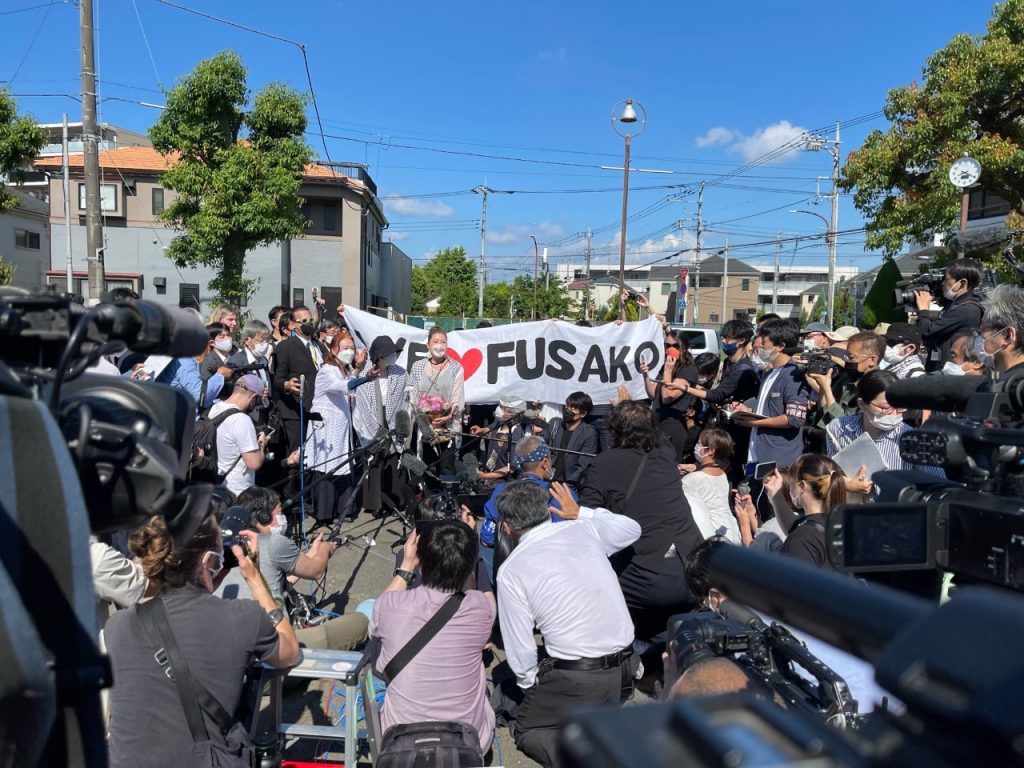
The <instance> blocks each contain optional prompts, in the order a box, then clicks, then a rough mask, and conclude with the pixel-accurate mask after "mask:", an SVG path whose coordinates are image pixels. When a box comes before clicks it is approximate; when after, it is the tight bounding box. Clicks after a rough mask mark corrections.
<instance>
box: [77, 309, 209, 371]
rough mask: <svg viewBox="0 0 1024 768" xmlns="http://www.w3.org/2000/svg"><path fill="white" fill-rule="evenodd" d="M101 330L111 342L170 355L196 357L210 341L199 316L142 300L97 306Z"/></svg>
mask: <svg viewBox="0 0 1024 768" xmlns="http://www.w3.org/2000/svg"><path fill="white" fill-rule="evenodd" d="M94 313H95V314H94V315H93V317H94V320H93V322H94V323H95V324H96V327H97V329H99V330H100V331H101V332H102V333H104V334H105V335H106V336H107V338H108V339H109V340H110V341H123V342H124V343H125V344H126V345H127V346H128V348H129V349H130V350H132V351H133V352H145V353H147V354H151V355H167V356H168V357H195V356H196V355H198V354H199V353H200V352H202V351H203V350H204V349H206V347H207V345H208V344H209V343H210V336H209V333H207V331H206V326H205V325H203V321H202V319H201V318H199V317H198V316H197V315H195V314H193V313H192V312H188V311H186V310H183V309H179V308H178V307H166V306H164V305H162V304H157V303H156V302H153V301H145V300H142V299H139V300H138V301H133V302H131V303H130V304H129V303H124V304H100V305H98V306H97V307H96V308H95V309H94Z"/></svg>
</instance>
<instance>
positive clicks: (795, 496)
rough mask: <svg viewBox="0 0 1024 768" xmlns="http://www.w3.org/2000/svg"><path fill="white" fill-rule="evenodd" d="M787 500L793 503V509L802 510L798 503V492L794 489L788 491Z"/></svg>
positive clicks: (799, 502)
mask: <svg viewBox="0 0 1024 768" xmlns="http://www.w3.org/2000/svg"><path fill="white" fill-rule="evenodd" d="M789 500H790V501H792V502H793V509H803V508H804V505H803V503H802V502H801V501H800V492H799V490H797V489H795V488H790V489H789Z"/></svg>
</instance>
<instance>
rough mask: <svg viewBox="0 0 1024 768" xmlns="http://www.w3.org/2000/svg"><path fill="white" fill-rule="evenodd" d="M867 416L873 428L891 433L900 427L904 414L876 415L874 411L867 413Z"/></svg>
mask: <svg viewBox="0 0 1024 768" xmlns="http://www.w3.org/2000/svg"><path fill="white" fill-rule="evenodd" d="M864 415H865V416H867V419H868V421H869V422H871V426H873V427H874V428H875V429H880V430H882V431H883V432H889V431H891V430H893V429H895V428H896V427H898V426H899V424H900V422H901V421H903V414H902V413H874V412H873V411H870V410H869V411H866V412H865V414H864Z"/></svg>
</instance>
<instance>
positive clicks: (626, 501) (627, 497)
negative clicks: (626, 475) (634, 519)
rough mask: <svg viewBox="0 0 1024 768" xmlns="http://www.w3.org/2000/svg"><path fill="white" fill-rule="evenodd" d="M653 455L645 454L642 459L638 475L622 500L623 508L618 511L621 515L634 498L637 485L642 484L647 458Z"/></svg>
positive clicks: (631, 482) (636, 474)
mask: <svg viewBox="0 0 1024 768" xmlns="http://www.w3.org/2000/svg"><path fill="white" fill-rule="evenodd" d="M650 455H651V454H649V453H645V454H644V456H643V458H642V459H640V466H638V467H637V468H636V473H635V474H634V475H633V479H632V481H630V483H629V488H628V489H627V490H626V495H625V496H624V497H623V499H622V507H621V508H620V509H619V510H618V511H619V514H622V512H623V511H624V510H625V509H626V505H627V504H629V500H630V499H631V498H633V491H635V490H636V484H637V483H639V482H640V475H642V474H643V473H644V467H645V466H647V457H648V456H650Z"/></svg>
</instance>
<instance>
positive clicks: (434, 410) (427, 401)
mask: <svg viewBox="0 0 1024 768" xmlns="http://www.w3.org/2000/svg"><path fill="white" fill-rule="evenodd" d="M449 408H450V404H449V403H448V401H447V400H445V399H444V398H443V397H441V396H440V395H423V396H421V397H420V399H419V400H418V401H417V402H416V410H417V411H419V412H420V413H425V414H426V415H427V416H428V417H429V418H430V419H431V421H433V420H434V419H437V418H440V417H442V416H448V414H449V412H450V411H449ZM449 439H450V438H449V437H448V436H447V435H441V434H440V433H435V437H434V441H433V442H435V443H446V442H448V441H449Z"/></svg>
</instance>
